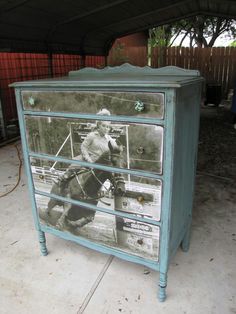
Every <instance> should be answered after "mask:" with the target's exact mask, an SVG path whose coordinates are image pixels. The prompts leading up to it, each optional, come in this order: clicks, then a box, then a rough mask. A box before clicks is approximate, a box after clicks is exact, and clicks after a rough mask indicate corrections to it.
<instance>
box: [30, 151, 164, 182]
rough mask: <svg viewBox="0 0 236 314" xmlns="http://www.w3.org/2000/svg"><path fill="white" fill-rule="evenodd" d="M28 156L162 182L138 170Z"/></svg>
mask: <svg viewBox="0 0 236 314" xmlns="http://www.w3.org/2000/svg"><path fill="white" fill-rule="evenodd" d="M29 156H30V157H34V158H38V159H48V160H52V161H58V162H64V163H69V164H75V165H80V166H83V167H89V168H94V169H100V170H107V171H110V172H116V173H126V174H131V175H134V176H139V177H147V178H152V179H156V180H163V176H162V175H161V174H160V175H159V174H154V173H147V172H146V170H143V171H142V170H140V171H138V170H130V169H124V168H117V167H110V166H105V165H99V164H93V163H89V162H86V161H80V160H76V159H69V158H66V157H58V156H50V155H48V154H43V153H34V152H29Z"/></svg>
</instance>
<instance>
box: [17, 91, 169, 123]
mask: <svg viewBox="0 0 236 314" xmlns="http://www.w3.org/2000/svg"><path fill="white" fill-rule="evenodd" d="M22 99H23V106H24V109H27V110H36V111H52V112H55V111H57V112H72V113H84V114H97V113H98V112H99V111H101V109H103V108H106V109H107V110H109V112H110V114H111V115H125V116H135V117H143V118H159V119H163V116H164V93H150V92H103V91H22Z"/></svg>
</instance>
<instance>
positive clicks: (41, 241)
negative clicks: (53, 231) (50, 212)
mask: <svg viewBox="0 0 236 314" xmlns="http://www.w3.org/2000/svg"><path fill="white" fill-rule="evenodd" d="M39 244H40V251H41V253H42V255H44V256H46V255H48V250H47V247H46V238H45V233H44V232H43V231H39Z"/></svg>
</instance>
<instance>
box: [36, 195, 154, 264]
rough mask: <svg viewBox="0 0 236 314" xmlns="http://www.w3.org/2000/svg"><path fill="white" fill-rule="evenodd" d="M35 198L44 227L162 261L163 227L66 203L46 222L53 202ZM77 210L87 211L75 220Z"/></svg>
mask: <svg viewBox="0 0 236 314" xmlns="http://www.w3.org/2000/svg"><path fill="white" fill-rule="evenodd" d="M35 198H36V206H37V210H38V214H39V218H40V222H41V224H43V225H47V226H50V227H52V228H55V229H58V230H61V231H65V232H69V233H71V234H73V235H76V236H80V237H82V238H84V239H88V240H91V241H93V242H94V243H98V244H102V245H105V246H107V247H112V248H115V249H118V250H120V251H122V252H126V253H129V254H132V255H136V256H139V257H142V258H147V259H150V260H154V261H157V260H158V250H159V227H157V226H154V225H152V224H148V223H143V222H139V221H135V220H133V219H127V218H123V217H119V216H116V215H111V214H107V213H102V212H98V211H96V212H95V211H92V210H89V209H85V208H81V207H80V208H78V206H74V205H72V204H70V203H65V204H64V207H63V208H60V210H59V211H56V212H55V213H54V214H53V215H52V214H48V219H45V216H46V213H45V207H47V206H48V204H49V203H50V201H53V200H52V199H49V198H48V197H45V196H41V195H38V194H36V195H35ZM57 206H58V205H57ZM75 210H80V211H81V212H83V215H82V216H81V217H80V218H79V219H77V220H74V219H73V211H75ZM71 211H72V213H71ZM65 213H66V215H65Z"/></svg>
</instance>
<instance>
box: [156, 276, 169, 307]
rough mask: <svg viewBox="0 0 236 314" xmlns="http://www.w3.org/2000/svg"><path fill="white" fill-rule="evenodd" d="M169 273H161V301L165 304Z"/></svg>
mask: <svg viewBox="0 0 236 314" xmlns="http://www.w3.org/2000/svg"><path fill="white" fill-rule="evenodd" d="M166 286H167V273H160V279H159V296H158V297H159V301H160V302H164V301H165V299H166Z"/></svg>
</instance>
